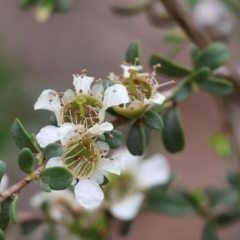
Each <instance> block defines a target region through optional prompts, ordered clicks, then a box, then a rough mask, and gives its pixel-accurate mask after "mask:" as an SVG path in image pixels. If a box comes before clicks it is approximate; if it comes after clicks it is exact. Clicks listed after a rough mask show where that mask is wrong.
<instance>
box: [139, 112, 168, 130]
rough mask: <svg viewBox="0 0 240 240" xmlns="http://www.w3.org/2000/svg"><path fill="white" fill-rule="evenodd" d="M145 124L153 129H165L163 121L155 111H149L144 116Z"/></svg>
mask: <svg viewBox="0 0 240 240" xmlns="http://www.w3.org/2000/svg"><path fill="white" fill-rule="evenodd" d="M143 123H144V124H145V125H146V126H148V127H149V128H151V129H156V130H160V129H162V128H163V127H164V124H163V120H162V118H161V117H160V116H159V114H157V113H156V112H154V111H151V110H150V111H147V112H146V113H145V114H144V116H143Z"/></svg>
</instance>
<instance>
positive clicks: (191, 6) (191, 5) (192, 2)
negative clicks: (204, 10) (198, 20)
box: [187, 0, 198, 9]
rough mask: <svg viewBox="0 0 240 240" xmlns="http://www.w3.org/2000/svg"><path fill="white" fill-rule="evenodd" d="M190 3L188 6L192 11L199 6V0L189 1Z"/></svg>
mask: <svg viewBox="0 0 240 240" xmlns="http://www.w3.org/2000/svg"><path fill="white" fill-rule="evenodd" d="M187 1H188V6H189V7H190V8H191V9H194V7H195V6H196V5H197V3H198V0H187Z"/></svg>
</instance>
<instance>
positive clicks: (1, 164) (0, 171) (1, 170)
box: [0, 160, 6, 183]
mask: <svg viewBox="0 0 240 240" xmlns="http://www.w3.org/2000/svg"><path fill="white" fill-rule="evenodd" d="M5 171H6V164H5V162H4V161H2V160H0V183H1V180H2V177H3V175H4V173H5Z"/></svg>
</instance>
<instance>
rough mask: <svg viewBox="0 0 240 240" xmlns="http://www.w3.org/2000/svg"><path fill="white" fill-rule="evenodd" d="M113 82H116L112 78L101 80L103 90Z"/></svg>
mask: <svg viewBox="0 0 240 240" xmlns="http://www.w3.org/2000/svg"><path fill="white" fill-rule="evenodd" d="M114 84H116V82H115V81H113V80H110V79H103V80H102V86H103V88H104V90H106V89H107V88H108V87H111V86H112V85H114Z"/></svg>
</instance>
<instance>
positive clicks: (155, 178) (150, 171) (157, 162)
mask: <svg viewBox="0 0 240 240" xmlns="http://www.w3.org/2000/svg"><path fill="white" fill-rule="evenodd" d="M170 174H171V171H170V166H169V164H168V161H167V159H166V158H165V157H164V156H163V155H161V154H155V155H153V156H151V157H150V158H148V159H147V160H145V161H144V162H142V163H141V166H140V169H139V172H138V178H139V180H140V181H141V182H140V184H141V185H142V186H143V187H144V188H148V187H152V186H154V185H158V184H163V183H165V182H167V180H168V179H169V177H170Z"/></svg>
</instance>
